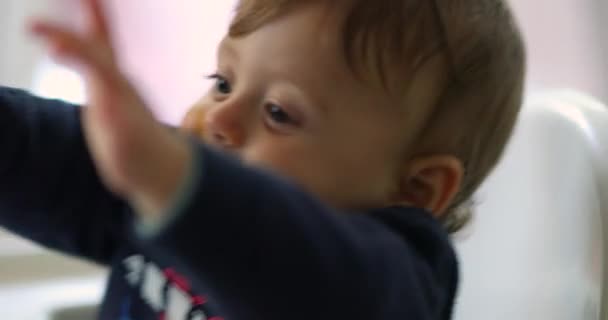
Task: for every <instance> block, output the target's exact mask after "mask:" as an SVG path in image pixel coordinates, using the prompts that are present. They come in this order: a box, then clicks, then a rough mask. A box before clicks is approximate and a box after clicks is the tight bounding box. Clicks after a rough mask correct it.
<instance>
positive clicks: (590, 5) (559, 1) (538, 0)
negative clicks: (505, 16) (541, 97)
mask: <svg viewBox="0 0 608 320" xmlns="http://www.w3.org/2000/svg"><path fill="white" fill-rule="evenodd" d="M599 1H605V0H533V1H530V0H510V2H511V4H512V6H513V8H514V10H515V12H516V14H517V16H518V18H519V20H520V24H521V26H522V29H523V31H524V34H525V37H526V40H527V45H528V54H529V59H530V65H529V78H530V85H531V88H532V89H538V88H546V87H550V88H553V87H558V88H562V87H568V88H577V89H579V90H583V91H585V92H587V93H590V94H593V95H595V96H597V97H599V98H602V99H604V102H608V78H607V77H606V74H607V73H608V57H606V56H604V54H603V52H602V47H604V46H605V45H607V44H608V39H607V38H605V34H604V36H602V33H601V32H600V31H601V30H604V29H606V28H608V24H606V22H605V19H606V18H608V11H607V12H598V11H597V10H598V8H600V7H601V6H599V5H598V3H599ZM603 10H606V7H605V8H604V9H603ZM602 17H603V18H604V19H601V18H602Z"/></svg>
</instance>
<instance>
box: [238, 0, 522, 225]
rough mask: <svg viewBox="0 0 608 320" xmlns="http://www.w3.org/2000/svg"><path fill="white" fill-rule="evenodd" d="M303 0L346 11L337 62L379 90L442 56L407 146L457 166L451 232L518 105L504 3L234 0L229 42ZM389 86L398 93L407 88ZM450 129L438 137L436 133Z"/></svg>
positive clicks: (447, 219) (518, 58) (516, 58)
mask: <svg viewBox="0 0 608 320" xmlns="http://www.w3.org/2000/svg"><path fill="white" fill-rule="evenodd" d="M312 1H317V2H325V3H327V4H328V5H339V4H340V5H341V4H347V5H348V10H347V13H346V17H345V20H344V22H343V26H342V29H341V32H342V35H341V36H342V40H343V49H344V56H345V59H346V61H347V62H348V64H349V66H350V67H351V68H352V69H353V71H355V72H356V73H361V72H362V71H363V72H364V73H365V72H367V73H372V74H374V75H377V76H378V77H377V79H380V81H381V82H382V84H383V85H385V86H388V83H389V82H391V81H390V80H389V79H395V78H396V77H399V76H400V75H395V73H400V74H401V76H402V75H404V74H407V76H408V77H409V79H413V78H414V77H415V75H416V73H417V71H419V70H420V69H422V67H423V66H424V65H425V64H427V63H428V62H429V61H430V60H431V58H433V57H437V56H441V57H442V60H443V61H444V62H445V64H446V66H447V68H448V75H447V81H446V82H445V84H444V86H443V88H442V90H441V93H440V94H439V95H438V97H437V99H438V100H437V103H435V104H434V105H433V106H431V107H430V108H429V110H425V117H424V118H425V119H424V120H423V121H422V122H421V123H422V126H421V127H420V130H419V132H418V134H417V136H418V137H419V138H420V139H419V141H421V142H420V145H418V146H416V147H415V149H416V152H418V153H436V152H441V153H446V152H447V153H449V154H453V155H455V156H456V157H458V158H459V159H460V160H461V161H462V162H463V164H464V167H465V176H464V179H463V182H462V185H461V189H460V192H459V193H458V194H457V195H456V197H455V199H454V200H453V202H452V204H451V206H450V209H449V210H448V212H447V213H446V214H445V215H444V217H443V221H442V222H443V224H444V226H445V227H446V229H447V230H448V231H449V232H455V231H457V230H459V229H460V228H462V227H463V226H464V225H465V224H466V223H467V222H468V221H469V220H470V218H471V216H472V211H471V208H472V205H471V204H472V201H471V197H472V196H473V194H474V192H475V191H476V189H477V188H478V187H479V185H480V184H481V183H482V182H483V181H484V179H485V178H486V177H487V176H488V174H489V173H490V172H491V170H492V169H493V168H494V166H495V165H496V163H497V162H498V160H499V158H500V156H501V155H502V152H503V150H504V148H505V145H506V144H507V142H508V140H509V137H510V135H511V132H512V130H513V127H514V124H515V121H516V119H517V115H518V113H519V110H520V106H521V102H522V92H523V82H524V73H525V49H524V44H523V41H522V39H521V36H520V32H519V30H518V28H517V26H516V24H515V22H514V19H513V16H512V14H511V11H510V9H509V8H508V6H507V4H506V3H505V1H503V0H381V1H370V0H308V1H305V0H241V1H240V2H239V4H238V6H237V10H236V15H235V18H234V20H233V22H232V24H231V27H230V30H229V35H230V36H231V37H240V36H245V35H247V34H249V33H251V32H254V31H255V30H257V29H258V28H260V27H262V26H263V25H265V24H266V23H269V22H270V21H272V20H274V19H277V18H278V17H280V16H282V15H284V14H285V13H286V12H287V11H289V10H291V9H293V8H295V7H296V6H297V5H301V4H303V3H310V2H312ZM395 66H401V67H405V68H407V70H404V69H403V68H397V67H395ZM393 82H395V81H393ZM393 85H394V86H395V85H396V87H397V88H398V90H403V91H405V90H407V89H408V87H407V86H408V85H409V84H408V83H407V82H404V81H397V82H395V83H393ZM454 123H456V124H457V126H454V125H453V124H454ZM451 126H454V128H453V130H450V131H449V133H448V134H446V129H445V128H446V127H451ZM436 141H441V144H440V145H437V144H436Z"/></svg>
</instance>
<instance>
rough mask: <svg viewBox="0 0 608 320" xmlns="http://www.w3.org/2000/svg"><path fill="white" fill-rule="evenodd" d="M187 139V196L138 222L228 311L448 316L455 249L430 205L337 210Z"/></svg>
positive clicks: (160, 250) (158, 251)
mask: <svg viewBox="0 0 608 320" xmlns="http://www.w3.org/2000/svg"><path fill="white" fill-rule="evenodd" d="M195 149H196V151H195V154H196V156H195V163H196V165H195V166H194V167H195V172H194V175H193V177H192V180H191V181H190V186H189V188H188V189H189V191H187V192H186V193H185V194H184V195H183V196H185V197H187V199H185V201H183V202H182V203H181V204H180V205H179V206H180V207H181V208H179V210H178V211H177V212H173V213H172V215H171V216H169V217H167V218H166V219H167V221H162V223H159V225H157V226H156V227H157V228H156V230H154V228H150V225H147V226H145V227H147V228H143V229H142V230H140V231H142V242H143V244H144V246H146V247H147V248H148V249H149V250H150V252H152V254H153V255H156V258H157V259H160V260H164V262H166V263H168V264H173V265H176V267H177V270H181V271H183V272H185V275H186V276H187V278H190V279H192V280H193V281H194V285H195V286H197V285H200V286H203V288H210V289H211V290H212V291H211V292H212V296H214V297H216V298H217V300H218V301H220V302H221V303H224V305H223V307H224V308H225V310H226V312H227V315H228V316H230V318H234V319H379V320H380V319H444V318H445V319H447V318H448V314H449V312H450V309H449V306H450V305H451V303H450V301H451V299H452V298H453V297H451V296H450V295H451V294H453V293H454V291H455V284H456V276H457V274H456V267H455V261H454V255H453V252H451V249H450V246H449V244H448V243H449V241H448V239H447V236H446V235H444V234H443V231H441V228H440V226H439V224H438V223H435V222H433V221H432V219H433V218H432V217H431V216H430V215H429V214H428V213H426V212H422V210H417V209H409V210H404V209H396V210H395V211H391V210H390V209H386V210H381V211H379V212H377V214H373V213H372V214H370V215H363V214H356V213H344V212H343V213H337V212H335V211H333V210H331V209H329V208H328V207H325V206H323V205H322V204H321V203H319V202H318V201H316V200H315V199H314V198H312V197H310V196H309V195H308V194H307V193H305V192H303V191H301V190H300V189H298V188H297V187H295V186H294V185H292V184H290V183H288V182H286V181H283V180H281V179H280V178H277V177H274V176H272V175H269V174H266V173H264V172H262V171H257V170H254V169H251V168H246V167H243V166H241V165H240V164H239V163H237V162H235V161H234V160H233V159H230V158H228V157H226V156H223V155H221V154H218V153H216V152H213V151H212V150H210V149H208V148H207V147H205V146H203V145H198V146H195ZM183 200H184V199H183ZM389 224H390V225H391V227H388V225H389ZM391 228H395V229H391ZM450 292H451V294H450ZM440 315H441V316H440Z"/></svg>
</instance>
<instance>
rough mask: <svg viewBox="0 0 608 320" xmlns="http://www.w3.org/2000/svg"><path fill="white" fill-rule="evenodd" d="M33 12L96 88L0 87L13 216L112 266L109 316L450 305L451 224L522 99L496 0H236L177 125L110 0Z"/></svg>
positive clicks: (519, 61) (2, 219)
mask: <svg viewBox="0 0 608 320" xmlns="http://www.w3.org/2000/svg"><path fill="white" fill-rule="evenodd" d="M85 2H86V3H87V8H88V9H89V10H88V11H89V13H90V15H89V18H90V19H89V21H90V23H89V28H88V32H87V33H84V34H75V33H72V32H70V31H67V30H64V29H62V28H61V27H58V26H55V25H53V24H50V23H46V22H37V23H36V24H34V25H33V31H34V32H35V33H36V34H37V35H39V36H40V37H42V38H43V39H44V40H45V41H46V42H47V43H48V45H49V47H50V48H51V52H52V54H53V55H54V56H55V57H56V58H57V59H58V60H60V61H62V62H65V63H69V64H71V65H72V66H74V67H76V68H77V69H78V70H79V71H80V72H81V73H82V75H83V76H84V79H85V80H86V84H87V89H88V101H89V103H88V107H87V108H84V109H83V108H78V107H76V106H73V105H69V104H66V103H63V102H60V101H50V100H43V99H40V98H36V97H33V96H30V95H28V94H27V93H25V92H23V91H19V90H16V89H7V88H5V89H2V90H0V143H1V144H0V145H1V146H2V150H4V151H3V154H2V157H1V158H0V178H1V179H2V181H3V182H2V185H0V224H1V225H2V226H5V227H7V228H9V229H10V230H13V231H14V232H16V233H18V234H21V235H23V236H25V237H28V238H30V239H32V240H34V241H37V242H39V243H41V244H44V245H46V246H49V247H51V248H54V249H57V250H61V251H63V252H66V253H69V254H73V255H77V256H79V257H83V258H86V259H89V260H93V261H96V262H98V263H101V264H105V265H108V266H111V270H112V274H111V277H110V280H109V283H108V288H107V293H106V296H105V299H104V302H103V305H102V308H101V311H100V318H101V319H220V317H226V319H235V320H239V319H378V320H380V319H449V318H450V317H451V313H452V308H453V304H454V298H455V294H456V288H457V282H458V270H457V264H456V258H455V254H454V251H453V249H452V246H451V244H450V240H449V236H448V233H449V232H453V231H456V230H458V229H459V228H460V227H462V226H463V225H464V223H465V222H466V220H467V219H468V216H469V213H468V212H469V210H468V208H467V204H468V202H469V201H468V200H469V199H470V197H471V195H472V193H473V192H474V191H475V189H476V188H477V187H478V186H479V185H480V183H482V182H483V180H484V178H485V177H486V176H487V175H488V173H489V172H490V171H491V169H492V168H493V167H494V165H495V164H496V162H497V161H498V159H499V158H500V155H501V153H502V151H503V149H504V146H505V144H506V143H507V140H508V138H509V136H510V134H511V131H512V128H513V125H514V123H515V121H516V118H517V114H518V112H519V108H520V103H521V96H522V87H523V78H524V48H523V44H522V41H521V38H520V35H519V32H518V30H517V28H516V26H515V25H514V22H513V18H512V16H511V14H510V12H509V9H508V8H507V6H506V4H505V3H504V1H501V0H469V1H462V0H445V1H438V0H433V1H430V0H383V1H366V0H332V1H321V0H317V1H302V0H241V1H240V2H239V4H238V7H237V11H236V16H235V18H234V21H233V22H232V24H231V27H230V30H229V33H228V35H227V36H226V37H225V38H224V39H223V41H222V42H221V44H220V46H219V50H218V64H217V70H216V71H215V72H214V73H213V74H212V75H211V76H210V78H212V79H214V81H215V84H214V86H213V87H212V88H211V89H210V91H209V92H208V93H207V94H206V95H205V96H204V97H203V98H202V99H201V100H200V102H198V103H197V104H196V105H195V106H194V107H193V108H192V109H191V110H190V112H189V113H188V114H187V116H186V117H185V119H184V121H183V124H182V126H181V129H182V130H181V132H176V131H175V130H171V129H167V128H166V127H164V126H162V125H160V124H159V123H158V122H157V121H156V120H155V119H154V118H153V117H152V115H151V113H150V112H149V111H148V109H147V108H146V106H145V103H144V102H143V99H141V98H140V97H139V96H138V94H137V93H136V92H135V90H134V89H133V87H132V86H131V85H130V84H129V82H128V81H127V80H126V79H125V77H123V76H122V74H121V72H120V69H119V67H118V66H117V64H116V63H115V59H114V53H113V51H112V48H111V41H110V40H111V39H110V35H109V32H108V27H107V25H106V23H105V18H104V14H103V12H102V10H101V8H100V3H99V0H87V1H85Z"/></svg>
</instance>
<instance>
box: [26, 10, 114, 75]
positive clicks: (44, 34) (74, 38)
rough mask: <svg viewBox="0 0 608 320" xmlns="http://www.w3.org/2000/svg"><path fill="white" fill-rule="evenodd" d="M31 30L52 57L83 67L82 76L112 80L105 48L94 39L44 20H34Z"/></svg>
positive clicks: (110, 62)
mask: <svg viewBox="0 0 608 320" xmlns="http://www.w3.org/2000/svg"><path fill="white" fill-rule="evenodd" d="M32 31H33V33H34V34H36V35H37V36H39V37H41V38H43V39H44V40H45V41H46V42H47V43H48V44H49V46H50V48H51V51H52V55H53V56H54V58H56V59H58V60H60V62H62V63H71V62H75V63H76V65H75V66H74V67H77V68H78V67H85V70H79V71H81V72H85V73H86V74H84V76H95V77H97V78H99V79H103V80H105V81H104V82H107V83H112V82H113V81H114V74H115V72H114V68H115V66H114V64H113V63H112V60H111V57H109V56H108V54H107V53H104V50H106V48H105V47H104V46H103V45H100V44H99V43H97V42H95V41H90V40H89V41H87V39H83V38H81V36H79V35H77V34H75V33H73V32H71V31H68V30H66V29H64V28H63V27H60V26H57V25H53V24H50V23H45V22H35V23H34V24H33V25H32Z"/></svg>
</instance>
